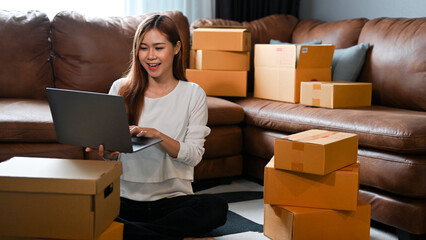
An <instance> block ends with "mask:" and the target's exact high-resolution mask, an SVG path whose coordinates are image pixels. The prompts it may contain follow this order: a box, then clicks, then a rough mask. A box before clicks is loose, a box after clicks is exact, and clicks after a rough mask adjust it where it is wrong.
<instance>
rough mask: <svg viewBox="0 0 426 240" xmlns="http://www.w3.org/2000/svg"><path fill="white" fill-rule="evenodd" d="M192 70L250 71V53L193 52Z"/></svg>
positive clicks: (191, 59)
mask: <svg viewBox="0 0 426 240" xmlns="http://www.w3.org/2000/svg"><path fill="white" fill-rule="evenodd" d="M190 68H191V69H198V70H230V71H249V70H250V52H231V51H214V50H191V53H190Z"/></svg>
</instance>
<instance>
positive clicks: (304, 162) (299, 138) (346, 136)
mask: <svg viewBox="0 0 426 240" xmlns="http://www.w3.org/2000/svg"><path fill="white" fill-rule="evenodd" d="M274 155H275V167H276V168H278V169H284V170H292V171H296V172H304V173H312V174H319V175H325V174H328V173H330V172H332V171H335V170H337V169H340V168H342V167H345V166H348V165H350V164H353V163H355V162H356V161H357V157H358V136H357V135H356V134H352V133H344V132H332V131H326V130H317V129H312V130H308V131H304V132H300V133H296V134H293V135H289V136H287V137H284V138H277V139H275V148H274Z"/></svg>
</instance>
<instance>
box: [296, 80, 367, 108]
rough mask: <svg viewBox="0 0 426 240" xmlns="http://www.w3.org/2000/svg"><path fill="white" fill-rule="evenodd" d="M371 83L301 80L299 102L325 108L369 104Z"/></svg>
mask: <svg viewBox="0 0 426 240" xmlns="http://www.w3.org/2000/svg"><path fill="white" fill-rule="evenodd" d="M371 94H372V85H371V83H361V82H302V85H301V90H300V103H301V104H304V105H308V106H315V107H325V108H351V107H364V106H371Z"/></svg>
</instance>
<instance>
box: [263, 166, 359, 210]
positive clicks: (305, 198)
mask: <svg viewBox="0 0 426 240" xmlns="http://www.w3.org/2000/svg"><path fill="white" fill-rule="evenodd" d="M358 190H359V164H358V163H355V164H352V165H350V166H348V167H345V168H342V169H339V170H337V171H334V172H332V173H329V174H327V175H324V176H320V175H314V174H308V173H298V172H293V171H287V170H279V169H276V168H275V167H274V158H272V159H271V161H270V162H269V163H268V164H267V165H266V167H265V177H264V203H265V204H274V205H288V206H298V207H312V208H327V209H335V210H349V211H353V210H355V209H356V207H357V201H358Z"/></svg>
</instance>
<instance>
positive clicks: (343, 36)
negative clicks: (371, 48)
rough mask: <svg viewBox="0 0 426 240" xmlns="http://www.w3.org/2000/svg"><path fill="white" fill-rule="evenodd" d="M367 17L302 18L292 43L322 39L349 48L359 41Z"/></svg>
mask: <svg viewBox="0 0 426 240" xmlns="http://www.w3.org/2000/svg"><path fill="white" fill-rule="evenodd" d="M367 21H368V19H366V18H356V19H349V20H342V21H335V22H324V21H320V20H316V19H303V20H300V21H299V23H298V24H297V25H296V28H295V29H294V31H293V35H292V38H291V42H292V43H305V42H310V41H313V40H321V41H322V43H323V44H333V45H334V46H335V47H336V48H348V47H350V46H354V45H356V44H357V43H358V37H359V34H360V32H361V29H362V28H363V26H364V24H365V23H366V22H367Z"/></svg>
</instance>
